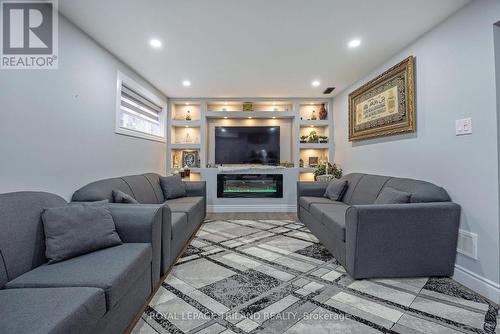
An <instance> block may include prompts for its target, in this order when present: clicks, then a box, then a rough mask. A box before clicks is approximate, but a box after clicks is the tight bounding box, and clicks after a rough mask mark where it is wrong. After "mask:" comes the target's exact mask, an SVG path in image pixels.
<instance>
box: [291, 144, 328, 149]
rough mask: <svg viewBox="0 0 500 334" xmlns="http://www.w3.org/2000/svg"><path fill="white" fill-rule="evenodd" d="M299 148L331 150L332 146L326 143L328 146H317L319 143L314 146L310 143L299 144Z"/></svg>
mask: <svg viewBox="0 0 500 334" xmlns="http://www.w3.org/2000/svg"><path fill="white" fill-rule="evenodd" d="M299 147H300V148H301V149H308V148H309V149H329V148H330V144H329V143H326V144H317V143H314V144H309V143H305V144H304V143H301V144H299Z"/></svg>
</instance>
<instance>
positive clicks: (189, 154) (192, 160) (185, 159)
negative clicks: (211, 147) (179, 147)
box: [182, 151, 198, 168]
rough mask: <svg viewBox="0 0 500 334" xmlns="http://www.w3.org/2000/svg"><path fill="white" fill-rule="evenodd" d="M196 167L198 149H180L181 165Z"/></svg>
mask: <svg viewBox="0 0 500 334" xmlns="http://www.w3.org/2000/svg"><path fill="white" fill-rule="evenodd" d="M184 166H188V167H190V168H191V167H198V151H182V167H184Z"/></svg>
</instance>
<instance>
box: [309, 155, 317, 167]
mask: <svg viewBox="0 0 500 334" xmlns="http://www.w3.org/2000/svg"><path fill="white" fill-rule="evenodd" d="M318 162H319V158H318V157H309V167H318Z"/></svg>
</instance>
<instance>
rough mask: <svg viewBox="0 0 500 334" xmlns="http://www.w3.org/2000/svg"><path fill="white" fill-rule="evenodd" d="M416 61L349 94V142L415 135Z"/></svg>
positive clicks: (384, 74) (394, 69)
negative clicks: (408, 134)
mask: <svg viewBox="0 0 500 334" xmlns="http://www.w3.org/2000/svg"><path fill="white" fill-rule="evenodd" d="M414 66H415V58H414V57H413V56H410V57H408V58H406V59H405V60H403V61H402V62H400V63H399V64H397V65H395V66H393V67H391V68H390V69H389V70H387V71H385V72H384V73H382V74H381V75H379V76H378V77H376V78H375V79H373V80H371V81H370V82H368V83H366V84H364V85H363V86H361V87H359V88H358V89H356V90H355V91H353V92H352V93H350V94H349V141H357V140H363V139H369V138H376V137H382V136H391V135H395V134H400V133H406V132H415V130H416V125H415V74H414Z"/></svg>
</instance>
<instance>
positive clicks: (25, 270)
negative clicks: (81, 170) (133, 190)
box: [0, 192, 162, 334]
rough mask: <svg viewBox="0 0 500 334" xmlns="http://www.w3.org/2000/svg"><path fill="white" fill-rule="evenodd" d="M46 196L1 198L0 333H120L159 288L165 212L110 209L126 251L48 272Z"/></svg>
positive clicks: (53, 201)
mask: <svg viewBox="0 0 500 334" xmlns="http://www.w3.org/2000/svg"><path fill="white" fill-rule="evenodd" d="M64 205H66V201H65V200H64V199H62V198H60V197H59V196H56V195H53V194H49V193H41V192H18V193H9V194H2V195H0V230H1V231H2V232H1V233H0V332H1V333H53V334H59V333H61V334H63V333H64V334H68V333H122V332H123V331H124V330H125V329H126V328H127V326H128V325H129V324H130V322H131V321H132V319H134V317H135V316H136V314H137V313H138V312H139V311H140V310H141V308H142V306H143V305H144V304H145V302H146V301H147V299H148V297H149V296H150V294H151V293H152V291H153V289H154V288H155V286H154V284H155V282H156V280H154V279H153V277H154V276H155V275H158V273H159V270H160V256H159V255H160V250H161V240H160V239H161V227H162V226H161V225H162V216H161V209H160V208H157V209H155V210H143V209H140V208H139V209H138V210H133V212H132V211H131V210H130V209H131V208H128V207H125V206H116V205H110V211H111V214H112V217H113V220H114V222H115V225H116V230H117V232H118V234H119V236H120V238H121V240H122V241H123V244H121V245H119V246H114V247H110V248H105V249H101V250H98V251H95V252H92V253H87V254H84V255H81V256H78V257H74V258H71V259H68V260H65V261H62V262H58V263H54V264H50V265H49V264H47V259H46V258H45V236H44V229H43V225H42V221H41V213H42V211H43V210H44V209H47V208H53V207H60V206H64Z"/></svg>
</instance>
